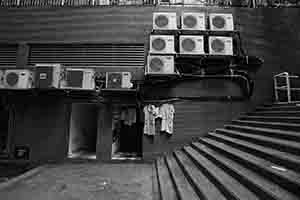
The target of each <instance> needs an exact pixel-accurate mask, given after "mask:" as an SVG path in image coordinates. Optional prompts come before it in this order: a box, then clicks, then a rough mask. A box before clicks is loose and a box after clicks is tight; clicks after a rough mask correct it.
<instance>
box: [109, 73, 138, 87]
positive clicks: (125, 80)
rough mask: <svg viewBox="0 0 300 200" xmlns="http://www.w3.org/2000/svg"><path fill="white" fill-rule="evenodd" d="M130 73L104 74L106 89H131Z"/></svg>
mask: <svg viewBox="0 0 300 200" xmlns="http://www.w3.org/2000/svg"><path fill="white" fill-rule="evenodd" d="M132 86H133V84H132V83H131V73H130V72H106V88H109V89H122V88H132Z"/></svg>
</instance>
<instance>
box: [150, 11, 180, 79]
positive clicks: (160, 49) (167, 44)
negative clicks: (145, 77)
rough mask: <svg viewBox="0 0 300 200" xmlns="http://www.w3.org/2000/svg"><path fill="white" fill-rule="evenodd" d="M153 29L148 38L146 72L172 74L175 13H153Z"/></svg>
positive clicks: (173, 69)
mask: <svg viewBox="0 0 300 200" xmlns="http://www.w3.org/2000/svg"><path fill="white" fill-rule="evenodd" d="M153 30H155V31H157V32H158V34H151V35H150V38H149V41H150V42H149V55H148V58H147V66H146V69H145V73H146V74H156V75H168V74H174V73H175V68H174V55H175V53H176V51H175V44H176V43H175V42H176V38H175V35H174V34H173V33H172V31H176V30H178V28H177V16H176V13H170V12H158V13H153Z"/></svg>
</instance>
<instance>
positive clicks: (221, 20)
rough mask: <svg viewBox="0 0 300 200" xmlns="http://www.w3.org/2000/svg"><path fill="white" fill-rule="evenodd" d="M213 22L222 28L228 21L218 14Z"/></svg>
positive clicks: (215, 25)
mask: <svg viewBox="0 0 300 200" xmlns="http://www.w3.org/2000/svg"><path fill="white" fill-rule="evenodd" d="M212 24H213V26H214V27H216V28H219V29H221V28H224V27H225V24H226V21H225V19H224V18H223V17H221V16H216V17H214V18H213V19H212Z"/></svg>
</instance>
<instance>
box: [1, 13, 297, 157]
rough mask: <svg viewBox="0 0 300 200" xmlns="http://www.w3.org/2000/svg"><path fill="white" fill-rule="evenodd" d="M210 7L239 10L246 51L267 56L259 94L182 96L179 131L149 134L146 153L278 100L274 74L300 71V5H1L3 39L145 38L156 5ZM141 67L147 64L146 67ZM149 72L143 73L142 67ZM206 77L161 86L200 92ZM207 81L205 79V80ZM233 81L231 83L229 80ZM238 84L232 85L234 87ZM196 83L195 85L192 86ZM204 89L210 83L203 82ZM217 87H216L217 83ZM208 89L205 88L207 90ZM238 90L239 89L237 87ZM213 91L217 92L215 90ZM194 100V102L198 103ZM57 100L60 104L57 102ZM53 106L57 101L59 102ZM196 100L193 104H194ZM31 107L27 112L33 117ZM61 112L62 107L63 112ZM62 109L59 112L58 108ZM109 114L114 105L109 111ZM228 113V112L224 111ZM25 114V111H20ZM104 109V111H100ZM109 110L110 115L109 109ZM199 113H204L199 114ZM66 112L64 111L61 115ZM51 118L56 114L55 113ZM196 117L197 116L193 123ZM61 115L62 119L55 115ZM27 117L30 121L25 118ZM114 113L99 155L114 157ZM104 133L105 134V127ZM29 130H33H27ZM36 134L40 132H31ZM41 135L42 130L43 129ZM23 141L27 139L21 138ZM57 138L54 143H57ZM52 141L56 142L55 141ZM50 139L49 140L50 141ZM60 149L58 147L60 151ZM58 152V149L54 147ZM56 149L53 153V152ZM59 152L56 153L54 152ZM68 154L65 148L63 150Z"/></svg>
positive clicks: (184, 93) (257, 85) (259, 78)
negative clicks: (239, 98) (238, 98)
mask: <svg viewBox="0 0 300 200" xmlns="http://www.w3.org/2000/svg"><path fill="white" fill-rule="evenodd" d="M183 10H187V11H205V12H231V13H233V15H234V18H235V22H236V28H237V29H239V30H240V31H241V35H242V40H243V44H244V48H245V50H246V52H247V53H248V54H250V55H256V56H260V57H261V58H263V59H264V61H265V63H264V66H263V67H262V68H261V69H260V70H259V71H258V72H257V74H256V75H255V76H253V77H254V80H255V86H254V93H253V96H252V97H251V99H250V100H249V101H243V102H216V101H212V102H195V103H193V104H191V103H189V102H182V103H180V104H175V108H176V114H175V134H174V135H173V136H172V137H171V138H169V139H168V140H165V139H163V138H162V137H164V136H158V137H155V139H154V142H153V144H151V141H150V140H148V139H147V138H144V146H143V149H144V156H145V157H151V155H154V154H157V153H160V152H162V151H169V150H170V149H172V148H173V147H176V146H178V145H181V144H182V143H184V142H188V141H190V140H191V139H192V137H194V136H199V135H203V134H205V133H206V132H207V131H208V130H212V129H214V128H216V127H218V126H221V125H222V124H224V123H225V122H227V121H228V120H230V119H232V118H233V117H235V116H237V115H238V114H239V113H241V112H245V111H247V110H249V109H252V108H253V106H255V105H257V104H261V103H264V102H268V101H272V100H273V82H272V77H273V75H274V74H276V73H278V72H281V71H282V67H283V68H285V69H287V70H290V71H293V72H298V73H299V72H300V69H299V67H298V66H299V64H300V59H299V57H300V42H299V41H300V34H299V33H300V24H299V17H300V10H299V9H246V8H232V9H223V8H222V9H221V8H207V9H204V8H181V7H180V8H163V7H122V8H117V7H114V8H46V9H40V8H33V9H30V8H27V9H26V8H20V9H17V8H11V9H3V8H1V9H0V42H3V43H7V42H9V43H16V42H27V43H51V42H64V43H69V42H78V43H85V42H86V43H101V42H104V43H109V42H112V43H119V42H120V43H143V42H145V41H146V39H147V37H146V36H147V34H148V33H149V31H150V30H151V20H152V12H153V11H176V12H177V13H178V14H180V12H181V11H183ZM140 70H143V69H142V68H141V69H140ZM140 74H143V73H140ZM201 84H202V85H203V82H200V81H199V83H197V82H193V83H192V82H189V83H188V82H187V83H184V84H178V85H177V86H176V87H173V88H172V89H171V92H170V91H168V92H161V93H162V94H164V95H165V97H170V96H176V95H177V94H180V95H182V96H191V95H195V94H198V93H197V92H195V91H197V87H199V85H201ZM204 85H205V84H204ZM229 85H230V84H229ZM232 87H233V88H234V87H235V86H230V87H229V88H228V87H226V88H227V89H229V91H231V89H230V88H232ZM188 88H192V89H188ZM200 88H201V89H203V88H205V87H200ZM212 88H216V87H214V86H212ZM219 88H220V87H219ZM203 90H204V91H203ZM203 90H202V91H201V92H199V94H215V93H216V92H217V91H218V90H214V89H213V90H212V89H211V87H207V88H205V89H203ZM235 90H236V89H235ZM211 91H213V92H211ZM192 105H193V106H192ZM53 106H54V105H53ZM53 106H52V107H53ZM191 106H192V107H191ZM56 109H57V108H54V110H56ZM31 112H37V111H27V113H26V116H28V118H30V117H31V114H30V113H31ZM58 113H59V112H58ZM58 113H57V114H58ZM103 113H106V114H107V115H105V116H109V114H108V113H109V111H103ZM223 113H224V114H223ZM19 115H20V116H19V117H21V116H22V115H24V113H20V114H19ZM99 115H101V114H99ZM103 116H104V115H103ZM197 116H199V117H197ZM58 118H62V116H60V117H58ZM49 119H51V120H54V119H52V118H50V117H49ZM191 119H193V120H194V121H195V122H194V123H190V121H191ZM55 121H56V119H55ZM22 123H24V124H22ZM22 123H20V122H18V124H17V126H18V127H17V129H16V130H20V133H18V135H19V134H20V135H24V136H19V137H25V133H24V131H23V129H24V128H23V127H25V128H26V127H28V125H26V124H30V125H31V126H33V124H32V123H33V122H31V121H29V122H26V123H25V122H22ZM109 123H111V122H110V121H109V119H107V120H105V119H103V120H99V124H101V125H100V126H101V127H102V128H101V129H102V130H103V131H104V133H105V134H104V135H102V136H101V137H99V138H104V139H103V140H100V139H99V140H98V144H99V145H101V147H103V149H102V150H98V155H99V156H100V157H103V158H108V157H109V156H106V155H108V152H110V150H108V148H110V147H111V144H107V143H106V142H105V141H108V140H110V138H111V135H110V134H109V132H110V131H111V130H110V128H109V127H110V126H107V125H105V124H109ZM99 130H100V129H98V134H103V133H102V132H99ZM27 134H28V133H27ZM30 134H32V135H33V136H32V137H34V136H36V135H38V133H36V132H32V133H30ZM38 136H39V135H38ZM52 137H53V138H52V139H51V140H53V142H54V143H55V141H56V139H57V140H59V142H58V141H56V142H58V143H60V145H62V142H61V137H63V136H61V135H58V133H56V134H54V135H53V136H52ZM38 138H40V140H41V141H43V142H42V144H43V145H38V143H39V142H37V141H36V140H37V139H35V140H34V139H32V138H31V137H28V139H26V140H24V142H23V140H17V142H18V143H24V144H27V143H28V144H29V143H30V144H31V143H32V145H33V147H34V149H35V150H37V151H40V149H38V147H41V149H42V147H44V145H46V143H47V141H46V140H44V138H43V137H38ZM21 141H22V142H21ZM53 142H52V143H53ZM49 143H50V142H49ZM49 145H50V144H48V146H49ZM57 151H58V150H57V149H55V150H54V151H53V152H57ZM53 152H52V153H53ZM52 153H51V154H52ZM53 155H55V153H53ZM59 155H62V154H59Z"/></svg>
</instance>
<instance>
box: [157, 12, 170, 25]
mask: <svg viewBox="0 0 300 200" xmlns="http://www.w3.org/2000/svg"><path fill="white" fill-rule="evenodd" d="M155 24H156V26H158V27H160V28H163V27H165V26H167V25H168V24H169V19H168V17H167V16H165V15H158V16H156V18H155Z"/></svg>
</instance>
